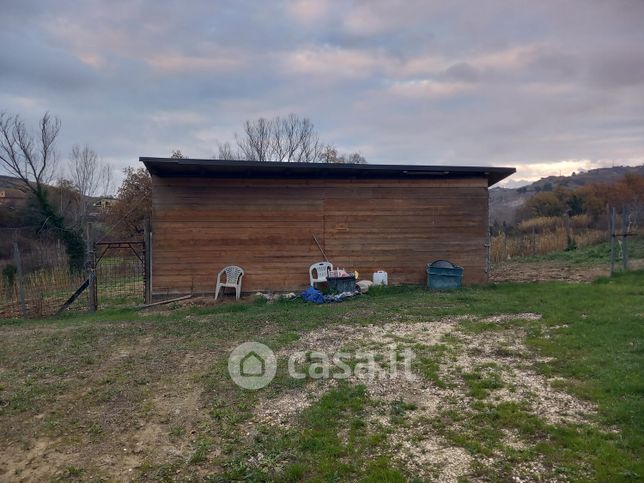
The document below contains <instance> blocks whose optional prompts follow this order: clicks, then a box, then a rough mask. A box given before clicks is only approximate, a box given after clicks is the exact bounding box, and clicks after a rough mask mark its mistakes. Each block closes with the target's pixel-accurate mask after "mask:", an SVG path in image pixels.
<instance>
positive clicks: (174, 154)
mask: <svg viewBox="0 0 644 483" xmlns="http://www.w3.org/2000/svg"><path fill="white" fill-rule="evenodd" d="M170 157H171V158H172V159H185V156H184V155H183V153H182V152H181V150H180V149H175V150H174V151H172V154H171V155H170Z"/></svg>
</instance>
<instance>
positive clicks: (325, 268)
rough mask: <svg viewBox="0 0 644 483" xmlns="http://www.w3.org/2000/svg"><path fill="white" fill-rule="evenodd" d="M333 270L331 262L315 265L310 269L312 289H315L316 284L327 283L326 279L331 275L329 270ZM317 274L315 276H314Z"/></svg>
mask: <svg viewBox="0 0 644 483" xmlns="http://www.w3.org/2000/svg"><path fill="white" fill-rule="evenodd" d="M332 268H333V265H331V263H329V262H318V263H314V264H313V265H311V266H310V267H309V278H310V279H311V287H315V285H314V284H315V283H318V282H326V277H327V276H328V275H329V270H331V269H332ZM313 272H315V276H313Z"/></svg>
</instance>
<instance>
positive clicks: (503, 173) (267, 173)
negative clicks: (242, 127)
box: [139, 157, 516, 186]
mask: <svg viewBox="0 0 644 483" xmlns="http://www.w3.org/2000/svg"><path fill="white" fill-rule="evenodd" d="M139 161H141V162H142V163H143V164H145V166H146V168H147V169H148V171H149V172H150V173H151V174H153V175H155V176H204V177H220V178H304V179H307V178H311V179H316V178H335V179H338V178H348V179H351V178H356V179H411V178H471V177H478V178H486V179H487V180H488V186H492V185H493V184H496V183H498V182H499V181H501V180H502V179H505V178H507V177H508V176H510V175H511V174H513V173H514V172H515V171H516V169H515V168H502V167H491V166H436V165H418V164H411V165H400V164H335V163H281V162H258V161H228V160H219V159H189V158H183V159H175V158H148V157H141V158H139Z"/></svg>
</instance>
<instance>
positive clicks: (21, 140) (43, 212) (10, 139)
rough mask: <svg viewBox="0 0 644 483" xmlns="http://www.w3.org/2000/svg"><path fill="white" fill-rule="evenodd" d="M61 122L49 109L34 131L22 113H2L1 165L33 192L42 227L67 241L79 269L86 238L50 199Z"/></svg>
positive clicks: (75, 264)
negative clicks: (48, 187) (21, 115)
mask: <svg viewBox="0 0 644 483" xmlns="http://www.w3.org/2000/svg"><path fill="white" fill-rule="evenodd" d="M60 125H61V124H60V120H59V119H58V118H57V117H52V116H51V115H50V114H49V113H48V112H46V113H45V114H44V115H43V117H42V118H41V119H40V121H39V123H38V130H37V131H35V132H34V131H30V130H29V129H27V126H26V125H25V122H24V121H23V120H22V119H21V118H20V116H18V115H11V114H7V113H5V112H2V113H0V165H1V166H3V167H4V168H5V169H6V170H7V171H8V172H9V173H10V174H12V175H14V176H16V177H17V178H19V179H20V180H22V182H23V184H24V185H25V187H26V188H27V189H28V190H29V191H30V192H31V193H32V194H33V195H34V198H35V200H36V205H37V206H38V209H39V212H40V217H41V229H45V228H51V229H53V231H54V233H55V234H56V236H57V237H58V238H59V239H60V240H62V241H63V242H64V243H65V246H66V249H67V254H68V255H69V265H70V268H72V269H73V270H80V269H81V268H82V267H83V262H84V256H85V243H84V241H83V238H82V236H81V235H80V233H79V232H78V231H76V230H72V229H69V228H67V227H66V226H65V220H64V217H63V216H62V215H61V214H60V213H57V212H56V210H55V209H54V207H53V206H52V205H51V203H50V202H49V199H48V193H47V189H46V188H47V183H48V182H50V181H51V179H52V178H53V176H54V174H55V171H56V168H57V163H58V159H57V157H56V151H55V149H54V148H55V143H56V138H57V137H58V134H59V132H60Z"/></svg>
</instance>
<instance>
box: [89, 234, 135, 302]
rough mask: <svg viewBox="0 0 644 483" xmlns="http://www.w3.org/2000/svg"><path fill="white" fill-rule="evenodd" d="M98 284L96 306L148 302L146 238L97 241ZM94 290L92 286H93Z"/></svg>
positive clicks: (96, 278)
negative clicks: (143, 239)
mask: <svg viewBox="0 0 644 483" xmlns="http://www.w3.org/2000/svg"><path fill="white" fill-rule="evenodd" d="M93 256H94V263H93V268H94V274H95V280H96V283H94V284H90V287H91V285H93V287H94V293H93V294H92V293H91V292H90V300H91V298H92V296H94V306H95V307H97V306H98V305H100V306H101V307H106V306H114V305H127V304H142V303H145V302H146V299H147V297H146V293H147V290H146V288H147V287H146V284H147V277H146V274H147V268H146V254H145V243H144V242H143V241H100V242H96V243H94V253H93ZM90 290H91V289H90Z"/></svg>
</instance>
